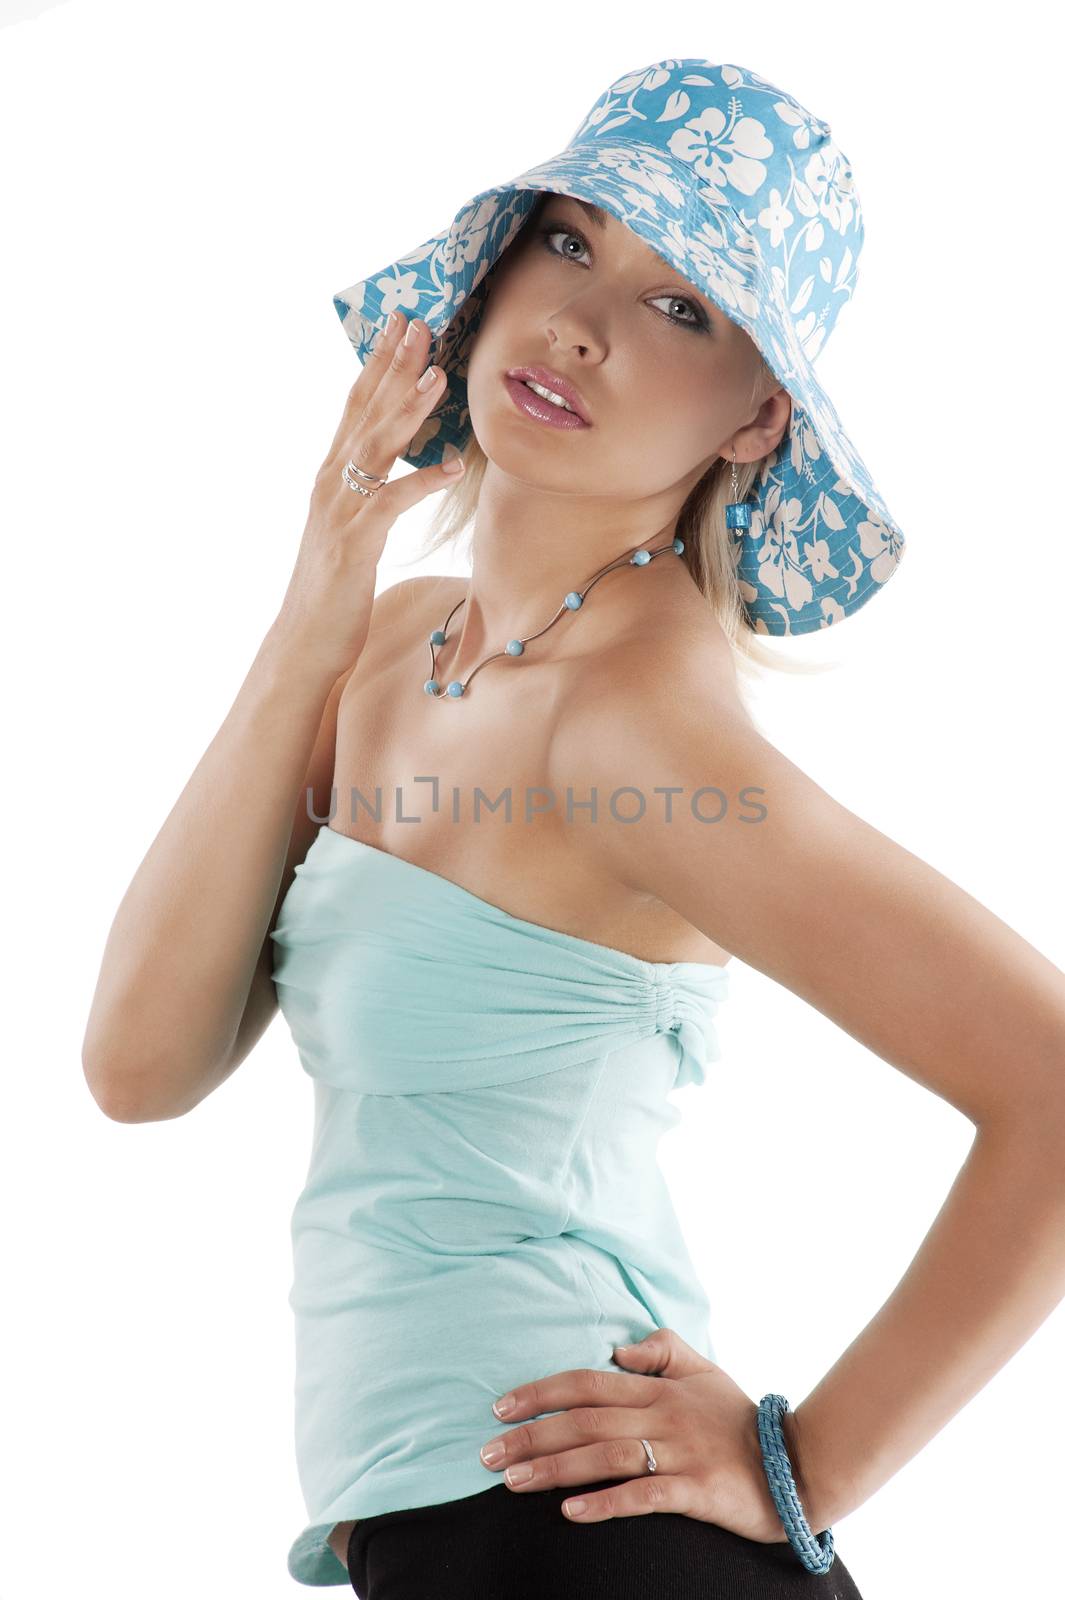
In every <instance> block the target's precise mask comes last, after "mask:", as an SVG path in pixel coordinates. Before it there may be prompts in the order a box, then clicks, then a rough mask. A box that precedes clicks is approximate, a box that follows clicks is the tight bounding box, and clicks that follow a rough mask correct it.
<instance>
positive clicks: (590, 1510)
mask: <svg viewBox="0 0 1065 1600" xmlns="http://www.w3.org/2000/svg"><path fill="white" fill-rule="evenodd" d="M694 1508H695V1495H694V1492H693V1487H692V1482H691V1479H690V1478H685V1477H681V1476H671V1475H669V1474H667V1475H666V1476H664V1477H663V1475H662V1474H661V1473H660V1472H656V1473H655V1474H654V1476H653V1477H650V1478H631V1479H629V1480H628V1481H627V1482H625V1483H619V1484H614V1485H612V1486H611V1487H610V1488H609V1489H600V1490H599V1491H598V1492H596V1493H594V1494H590V1493H587V1492H585V1493H582V1494H575V1495H571V1496H570V1498H569V1499H568V1500H563V1502H562V1514H563V1516H564V1517H565V1518H566V1520H567V1521H568V1522H606V1521H607V1520H608V1519H609V1518H610V1517H645V1516H647V1514H648V1513H649V1512H651V1511H678V1512H679V1513H680V1514H681V1516H686V1517H688V1516H691V1515H692V1514H693V1511H694Z"/></svg>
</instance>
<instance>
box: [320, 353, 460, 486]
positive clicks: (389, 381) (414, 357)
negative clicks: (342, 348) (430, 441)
mask: <svg viewBox="0 0 1065 1600" xmlns="http://www.w3.org/2000/svg"><path fill="white" fill-rule="evenodd" d="M411 326H412V327H413V326H414V324H413V323H412V324H411ZM427 339H428V330H425V332H424V334H419V336H418V337H417V338H415V340H414V341H413V343H412V344H410V345H409V346H407V347H406V348H405V350H404V352H403V353H402V354H401V349H403V347H401V346H397V348H396V351H395V354H394V356H393V368H392V371H390V373H389V374H388V376H387V377H386V378H385V379H382V381H381V382H380V383H379V384H378V387H377V389H376V390H375V392H374V394H373V397H372V398H371V400H370V401H369V402H368V404H367V406H366V409H365V410H364V411H363V412H361V413H360V415H359V416H358V417H357V418H356V420H355V422H354V425H353V428H352V433H351V435H350V436H349V438H348V439H347V440H346V441H345V446H346V448H345V450H344V451H343V459H344V460H347V459H348V458H349V457H350V459H352V460H353V461H354V462H355V463H356V465H357V466H359V467H361V468H362V470H363V471H364V472H371V473H374V474H376V475H377V476H379V477H387V475H388V474H389V472H390V471H391V470H392V467H393V466H394V465H395V462H396V458H397V457H398V456H400V455H405V454H406V453H407V451H408V449H409V447H410V442H411V440H412V439H413V438H414V435H415V434H416V433H417V432H418V430H419V429H420V428H421V426H422V424H423V423H424V422H425V419H426V417H428V416H429V415H430V413H431V412H432V411H433V410H434V408H435V407H436V406H438V405H439V404H440V402H441V400H442V399H443V397H444V395H445V393H446V391H447V378H446V376H445V374H444V371H443V369H442V368H441V367H437V366H429V367H426V368H425V369H424V371H423V370H422V366H421V362H422V358H423V357H424V355H425V346H426V343H427ZM393 378H394V379H395V382H396V383H398V385H399V387H398V388H397V387H395V385H394V383H393Z"/></svg>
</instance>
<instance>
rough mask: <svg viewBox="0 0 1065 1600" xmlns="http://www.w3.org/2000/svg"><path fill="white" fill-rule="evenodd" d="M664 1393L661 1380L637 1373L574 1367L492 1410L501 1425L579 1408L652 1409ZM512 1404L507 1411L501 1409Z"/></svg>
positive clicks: (529, 1386)
mask: <svg viewBox="0 0 1065 1600" xmlns="http://www.w3.org/2000/svg"><path fill="white" fill-rule="evenodd" d="M661 1393H662V1380H661V1378H657V1377H653V1376H651V1375H650V1374H648V1375H646V1376H642V1375H641V1374H640V1373H638V1372H600V1371H598V1370H597V1369H596V1368H593V1367H574V1368H573V1369H572V1370H570V1371H566V1372H553V1373H552V1374H551V1376H550V1377H547V1378H538V1379H536V1380H535V1382H533V1383H523V1384H519V1385H518V1387H517V1388H516V1389H512V1390H511V1391H510V1393H509V1394H505V1395H501V1396H500V1398H499V1399H498V1400H497V1401H495V1403H494V1404H493V1406H492V1410H493V1411H494V1412H495V1414H496V1416H497V1417H498V1418H499V1419H500V1421H501V1422H504V1421H505V1422H517V1421H519V1420H520V1419H521V1418H522V1417H535V1416H539V1415H540V1414H541V1413H542V1412H544V1411H563V1410H565V1409H567V1408H568V1407H570V1406H579V1405H589V1404H590V1405H606V1406H610V1405H634V1406H639V1405H650V1404H651V1402H652V1401H653V1400H655V1399H657V1398H658V1396H660V1395H661ZM504 1402H510V1404H509V1405H508V1406H507V1409H506V1410H503V1409H500V1408H501V1407H503V1405H504Z"/></svg>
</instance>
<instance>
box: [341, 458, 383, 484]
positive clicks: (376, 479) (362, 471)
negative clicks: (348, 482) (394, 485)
mask: <svg viewBox="0 0 1065 1600" xmlns="http://www.w3.org/2000/svg"><path fill="white" fill-rule="evenodd" d="M348 466H349V467H350V468H351V470H352V472H356V473H358V475H359V477H360V478H365V479H366V482H367V483H387V482H388V475H387V474H386V475H385V477H383V478H382V477H381V476H380V474H379V473H376V472H367V471H366V468H365V467H358V466H356V465H355V462H354V461H349V462H348Z"/></svg>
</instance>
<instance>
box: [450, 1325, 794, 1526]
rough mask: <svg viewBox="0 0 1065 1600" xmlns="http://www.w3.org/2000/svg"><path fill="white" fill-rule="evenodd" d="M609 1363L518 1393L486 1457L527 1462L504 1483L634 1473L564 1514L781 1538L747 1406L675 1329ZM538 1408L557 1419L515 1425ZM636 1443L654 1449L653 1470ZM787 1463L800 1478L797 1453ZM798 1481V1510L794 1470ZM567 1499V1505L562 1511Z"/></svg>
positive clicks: (750, 1404) (505, 1464) (578, 1480)
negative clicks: (523, 1472) (496, 1453)
mask: <svg viewBox="0 0 1065 1600" xmlns="http://www.w3.org/2000/svg"><path fill="white" fill-rule="evenodd" d="M614 1360H615V1361H616V1362H617V1363H618V1365H619V1366H624V1367H625V1368H626V1369H627V1370H625V1371H622V1372H599V1371H595V1370H593V1369H591V1368H587V1367H585V1368H575V1369H574V1370H573V1371H571V1372H559V1373H555V1374H554V1375H553V1376H551V1377H548V1378H540V1379H538V1380H537V1381H535V1382H533V1383H526V1384H522V1385H520V1386H519V1387H518V1388H516V1389H514V1390H513V1391H512V1394H513V1397H514V1400H515V1402H516V1403H515V1405H514V1409H513V1410H512V1411H508V1412H507V1413H506V1416H505V1417H502V1418H501V1420H502V1421H504V1422H506V1423H507V1424H511V1423H517V1424H519V1425H518V1426H516V1427H509V1426H508V1431H507V1432H506V1433H504V1434H501V1435H499V1436H497V1437H495V1438H493V1439H491V1440H490V1441H489V1444H495V1445H497V1446H499V1445H501V1446H502V1447H503V1452H504V1453H503V1455H502V1456H500V1457H499V1459H498V1460H496V1461H493V1462H491V1463H487V1462H485V1463H484V1464H485V1465H486V1466H488V1467H489V1470H490V1471H492V1472H502V1471H504V1469H507V1471H508V1472H509V1471H510V1469H512V1468H513V1467H515V1466H516V1465H518V1464H522V1465H527V1466H529V1467H531V1468H532V1474H531V1476H529V1477H528V1478H526V1480H525V1481H524V1482H523V1483H521V1484H517V1483H512V1482H511V1481H510V1479H509V1478H505V1480H504V1481H506V1482H507V1483H508V1484H509V1486H510V1487H511V1488H513V1489H514V1490H515V1492H516V1493H518V1494H524V1493H528V1492H529V1491H530V1490H531V1491H532V1492H534V1493H535V1492H536V1491H537V1490H542V1489H553V1488H557V1487H558V1486H560V1485H562V1486H564V1487H566V1488H568V1487H569V1486H570V1485H571V1484H574V1485H579V1484H585V1483H595V1482H598V1481H599V1480H601V1479H604V1478H623V1477H625V1476H626V1474H631V1478H630V1481H628V1482H626V1483H620V1484H617V1485H615V1486H614V1487H612V1488H610V1489H602V1490H600V1491H599V1492H598V1493H596V1494H589V1495H577V1496H575V1497H574V1498H576V1499H580V1500H583V1502H584V1507H585V1509H584V1510H583V1511H581V1512H577V1513H575V1514H574V1513H569V1515H570V1520H571V1521H574V1522H602V1521H604V1520H605V1519H607V1518H608V1517H632V1516H642V1515H643V1514H644V1513H646V1512H648V1511H679V1512H681V1513H682V1514H683V1515H684V1516H688V1517H694V1518H695V1519H696V1520H697V1521H699V1522H714V1523H716V1524H717V1525H718V1526H719V1527H722V1528H727V1529H729V1530H730V1531H731V1532H732V1533H738V1534H740V1535H742V1536H743V1538H745V1539H753V1540H755V1541H756V1542H757V1543H759V1544H782V1543H785V1542H786V1541H787V1537H788V1536H787V1533H786V1532H785V1531H784V1526H783V1524H782V1522H781V1520H780V1517H779V1515H778V1514H777V1509H776V1506H775V1504H774V1502H773V1497H772V1495H771V1493H770V1491H769V1483H768V1481H767V1479H766V1475H765V1467H764V1465H763V1462H762V1449H761V1443H760V1441H759V1438H758V1407H757V1405H756V1404H755V1403H754V1401H753V1400H751V1398H750V1397H749V1396H748V1395H746V1394H744V1392H743V1390H742V1389H741V1388H739V1386H738V1385H737V1384H735V1383H733V1381H732V1379H731V1378H730V1377H729V1376H728V1374H727V1373H726V1372H724V1371H723V1370H722V1368H721V1367H718V1366H715V1365H714V1363H713V1362H712V1361H708V1360H707V1359H706V1357H705V1356H701V1355H700V1354H699V1353H698V1351H696V1350H693V1349H692V1347H691V1345H690V1344H686V1343H685V1341H684V1340H683V1339H682V1338H681V1337H680V1335H679V1334H677V1333H674V1331H673V1329H672V1328H658V1329H656V1330H655V1332H654V1333H652V1334H649V1335H648V1336H647V1338H646V1339H643V1340H641V1342H640V1343H639V1344H634V1345H629V1346H628V1347H627V1348H625V1349H622V1348H621V1347H619V1348H618V1349H617V1350H616V1352H615V1355H614ZM545 1411H554V1412H558V1413H559V1415H557V1416H551V1417H544V1418H543V1420H542V1421H537V1422H526V1421H524V1420H523V1419H524V1418H526V1417H537V1416H540V1415H541V1413H543V1412H545ZM641 1439H646V1440H647V1441H648V1442H649V1444H650V1446H651V1449H652V1450H653V1451H654V1455H655V1461H656V1463H657V1467H656V1470H655V1472H654V1473H649V1472H648V1463H647V1455H646V1452H645V1451H644V1448H643V1445H642V1444H641V1443H640V1440H641ZM485 1448H487V1446H486V1447H485ZM789 1453H790V1451H789ZM481 1454H482V1461H483V1460H484V1451H483V1450H482V1453H481ZM792 1465H793V1468H795V1470H796V1473H797V1464H796V1463H795V1461H794V1459H793V1461H792ZM796 1488H797V1489H798V1491H799V1495H800V1499H802V1500H803V1504H804V1506H805V1504H806V1501H805V1498H804V1496H803V1488H802V1484H801V1482H800V1480H799V1478H798V1476H796ZM571 1505H572V1501H570V1500H567V1501H566V1502H564V1507H563V1509H564V1510H567V1512H568V1509H569V1507H570V1506H571Z"/></svg>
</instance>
